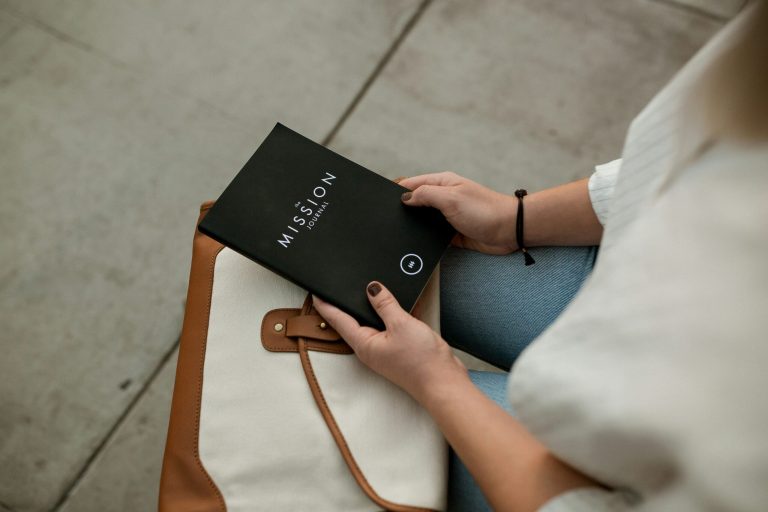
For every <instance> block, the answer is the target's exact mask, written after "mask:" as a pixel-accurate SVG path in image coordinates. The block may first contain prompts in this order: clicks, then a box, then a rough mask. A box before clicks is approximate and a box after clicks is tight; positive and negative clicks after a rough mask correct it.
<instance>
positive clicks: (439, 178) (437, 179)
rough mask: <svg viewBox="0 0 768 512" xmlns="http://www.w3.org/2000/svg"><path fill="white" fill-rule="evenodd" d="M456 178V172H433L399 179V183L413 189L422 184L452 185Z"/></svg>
mask: <svg viewBox="0 0 768 512" xmlns="http://www.w3.org/2000/svg"><path fill="white" fill-rule="evenodd" d="M456 178H457V176H456V174H454V173H452V172H432V173H429V174H419V175H418V176H411V177H409V178H404V179H402V180H400V181H398V184H400V185H402V186H404V187H405V188H409V189H411V190H413V189H415V188H417V187H420V186H421V185H452V184H454V183H456Z"/></svg>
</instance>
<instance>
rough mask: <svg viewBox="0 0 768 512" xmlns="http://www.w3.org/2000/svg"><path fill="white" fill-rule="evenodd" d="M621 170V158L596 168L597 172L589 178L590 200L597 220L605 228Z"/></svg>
mask: <svg viewBox="0 0 768 512" xmlns="http://www.w3.org/2000/svg"><path fill="white" fill-rule="evenodd" d="M620 170H621V158H619V159H617V160H614V161H612V162H608V163H607V164H603V165H598V166H596V167H595V172H593V173H592V176H590V177H589V184H588V188H589V199H590V200H591V201H592V208H593V209H594V210H595V214H596V215H597V219H598V220H599V221H600V224H602V225H603V226H605V223H606V222H607V221H608V215H609V213H610V211H609V208H610V206H611V199H613V190H614V188H615V187H616V180H617V179H618V177H619V171H620Z"/></svg>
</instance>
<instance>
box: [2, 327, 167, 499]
mask: <svg viewBox="0 0 768 512" xmlns="http://www.w3.org/2000/svg"><path fill="white" fill-rule="evenodd" d="M180 341H181V338H180V337H179V338H177V339H176V341H175V342H174V343H173V344H172V345H171V347H170V348H169V349H168V350H167V351H166V352H165V354H163V357H162V358H161V359H160V362H159V363H158V364H157V365H156V366H155V368H154V369H153V370H152V373H151V374H150V375H149V377H148V378H147V379H146V380H145V381H144V384H143V385H142V386H141V389H140V390H139V392H138V393H136V396H134V397H133V399H132V400H131V402H130V403H129V404H128V406H127V407H126V408H125V409H124V410H123V412H122V413H121V414H120V416H119V417H118V418H117V420H116V421H115V423H114V424H113V425H112V427H111V428H110V429H109V431H107V433H106V435H105V436H104V437H103V438H102V440H101V442H99V444H98V446H96V448H95V449H94V450H93V451H92V452H91V454H90V455H89V456H88V459H86V461H85V463H84V464H83V466H82V467H81V468H80V471H78V472H77V474H76V475H75V476H74V478H73V479H72V481H71V482H70V484H69V485H67V486H66V490H65V491H64V492H63V493H62V494H61V496H60V497H59V499H58V501H57V502H56V504H55V505H54V506H53V508H52V509H51V512H58V511H59V510H61V508H62V507H63V506H64V505H65V504H66V502H67V500H68V499H69V497H70V496H71V495H72V492H73V491H74V490H75V488H76V487H77V486H78V485H79V484H80V481H81V480H82V479H83V477H85V475H86V473H88V470H89V469H90V468H91V466H92V465H93V463H94V462H95V461H96V458H97V457H98V456H99V454H100V453H101V452H102V451H104V448H106V447H107V445H108V444H109V442H110V441H111V440H112V438H113V437H114V436H115V434H116V433H117V431H118V429H119V428H120V426H121V425H122V424H123V423H124V422H125V420H126V419H127V418H128V416H130V414H131V412H132V411H133V410H134V409H135V408H136V405H137V404H138V403H139V401H140V400H141V398H142V397H143V396H144V394H145V393H146V392H147V390H148V389H149V387H150V386H151V385H152V383H153V382H155V380H156V379H157V376H158V375H159V374H160V371H161V370H162V369H163V367H164V366H165V365H166V364H168V362H169V361H170V360H171V356H173V353H174V352H175V351H176V349H177V348H178V346H179V342H180ZM158 485H160V483H159V482H158ZM0 512H2V511H0Z"/></svg>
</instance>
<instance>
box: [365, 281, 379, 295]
mask: <svg viewBox="0 0 768 512" xmlns="http://www.w3.org/2000/svg"><path fill="white" fill-rule="evenodd" d="M380 291H381V285H380V284H379V283H371V284H369V285H368V293H369V294H370V295H371V297H375V296H376V295H377V294H378V293H379V292H380Z"/></svg>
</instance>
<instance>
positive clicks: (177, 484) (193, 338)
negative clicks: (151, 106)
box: [158, 202, 226, 512]
mask: <svg viewBox="0 0 768 512" xmlns="http://www.w3.org/2000/svg"><path fill="white" fill-rule="evenodd" d="M212 205H213V202H207V203H204V204H203V205H202V206H201V207H200V216H199V218H198V223H199V222H200V220H202V218H203V217H204V216H205V213H206V212H207V210H208V209H209V208H210V207H211V206H212ZM223 248H224V246H223V245H221V244H220V243H218V242H216V241H214V240H213V239H211V238H208V237H207V236H205V235H204V234H202V233H201V232H200V231H198V230H197V229H195V237H194V241H193V251H192V267H191V270H190V275H189V288H188V290H187V303H186V308H185V312H184V324H183V327H182V331H181V341H180V345H179V356H178V357H179V358H178V362H177V363H176V382H175V384H174V388H173V400H172V403H171V415H170V420H169V424H168V436H167V438H166V443H165V454H164V456H163V469H162V473H161V476H160V496H159V503H158V507H159V510H160V512H225V511H226V504H225V503H224V497H223V496H222V494H221V492H220V491H219V489H218V487H216V484H215V483H214V482H213V480H212V479H211V477H210V475H209V474H208V472H207V471H206V470H205V468H204V467H203V463H202V461H201V460H200V454H199V451H198V439H199V430H200V399H201V395H202V390H203V365H204V363H205V348H206V340H207V337H208V318H209V314H210V309H211V293H212V291H213V274H214V266H215V264H216V257H217V256H218V254H219V252H221V250H222V249H223Z"/></svg>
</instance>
